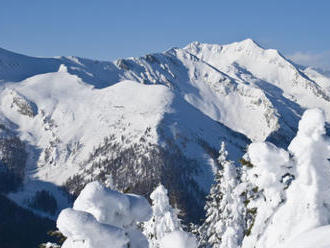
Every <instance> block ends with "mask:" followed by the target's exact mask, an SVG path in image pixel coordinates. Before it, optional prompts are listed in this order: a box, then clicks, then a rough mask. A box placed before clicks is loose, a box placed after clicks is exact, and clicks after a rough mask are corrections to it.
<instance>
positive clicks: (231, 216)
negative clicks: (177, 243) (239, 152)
mask: <svg viewBox="0 0 330 248" xmlns="http://www.w3.org/2000/svg"><path fill="white" fill-rule="evenodd" d="M227 155H228V152H227V151H226V149H225V144H224V142H222V144H221V148H220V151H219V156H218V163H219V164H220V166H221V167H220V168H218V169H217V171H216V173H215V183H214V184H213V185H212V187H211V189H210V193H209V195H208V196H207V201H206V205H205V210H206V220H205V222H204V223H203V225H202V226H201V227H200V229H199V235H200V246H201V247H212V248H237V247H239V245H240V243H241V241H242V239H243V236H244V226H245V224H244V214H243V212H244V204H243V201H242V197H241V195H240V194H239V192H238V191H237V190H236V189H237V185H238V184H239V175H238V174H239V173H238V171H237V168H236V167H235V165H234V163H233V162H232V161H229V160H227Z"/></svg>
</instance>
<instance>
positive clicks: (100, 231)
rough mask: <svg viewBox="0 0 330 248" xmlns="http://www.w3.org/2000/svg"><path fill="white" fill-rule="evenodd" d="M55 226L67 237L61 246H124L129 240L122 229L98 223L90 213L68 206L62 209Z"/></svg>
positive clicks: (65, 247)
mask: <svg viewBox="0 0 330 248" xmlns="http://www.w3.org/2000/svg"><path fill="white" fill-rule="evenodd" d="M57 228H58V229H59V230H60V231H61V233H62V234H63V235H64V236H65V237H67V239H66V241H65V242H64V244H63V245H62V247H63V248H76V247H77V248H78V247H84V248H106V247H109V244H111V245H112V247H114V248H126V247H127V244H128V242H129V239H128V237H127V236H126V233H125V231H124V230H123V229H121V228H117V227H114V226H111V225H106V224H101V223H99V222H98V221H97V220H96V219H95V217H94V216H93V215H92V214H89V213H87V212H83V211H78V210H74V209H70V208H66V209H64V210H62V212H61V213H60V215H59V216H58V219H57Z"/></svg>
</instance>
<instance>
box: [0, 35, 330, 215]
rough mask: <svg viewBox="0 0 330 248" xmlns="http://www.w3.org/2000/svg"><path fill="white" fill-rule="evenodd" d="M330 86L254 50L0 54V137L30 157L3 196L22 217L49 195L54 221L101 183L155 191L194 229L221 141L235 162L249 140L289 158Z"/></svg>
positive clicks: (243, 45)
mask: <svg viewBox="0 0 330 248" xmlns="http://www.w3.org/2000/svg"><path fill="white" fill-rule="evenodd" d="M329 80H330V79H329V78H328V77H327V76H326V75H323V74H322V73H320V72H317V71H315V70H312V69H302V68H300V67H298V66H296V65H294V64H292V63H291V62H290V61H288V60H287V59H285V58H284V57H283V56H282V55H280V54H279V53H278V52H277V51H276V50H271V49H270V50H266V49H263V48H261V47H260V46H258V45H257V44H256V43H255V42H253V41H252V40H249V39H248V40H244V41H242V42H237V43H233V44H229V45H210V44H200V43H197V42H194V43H191V44H189V45H188V46H186V47H185V48H182V49H180V48H173V49H170V50H168V51H165V52H163V53H157V54H149V55H146V56H143V57H140V58H128V59H120V60H117V61H114V62H105V61H96V60H90V59H83V58H79V57H57V58H33V57H28V56H24V55H19V54H15V53H12V52H9V51H6V50H3V49H0V124H1V125H2V126H3V127H5V128H0V129H1V130H0V131H1V133H0V134H1V136H0V137H2V139H3V140H6V142H7V143H8V142H9V141H8V138H5V137H6V135H7V136H8V135H9V133H11V135H12V136H14V137H16V138H17V139H18V140H20V142H22V143H23V144H25V151H26V159H25V157H24V156H23V155H22V157H24V161H25V169H24V173H23V174H24V187H23V189H22V190H21V191H19V192H17V193H11V194H10V197H11V198H12V199H14V200H15V201H16V202H18V203H19V204H21V205H24V206H25V207H29V204H27V202H29V200H30V199H31V198H33V196H34V195H35V193H36V191H38V190H41V189H46V190H48V191H49V192H51V193H52V195H53V196H54V197H55V198H56V200H57V203H58V210H59V209H61V208H63V207H66V206H67V205H68V204H69V203H68V202H67V201H66V198H65V194H63V192H62V190H60V189H59V186H65V189H66V191H68V192H70V193H75V194H77V193H78V192H79V191H80V190H81V189H82V187H83V186H84V185H85V184H86V183H87V182H89V181H93V180H95V179H98V180H101V181H103V182H105V183H106V184H107V185H108V186H112V187H114V188H118V189H120V190H130V191H133V192H136V193H140V194H145V193H150V192H152V190H153V188H154V187H155V185H157V184H158V183H159V182H162V183H163V184H164V185H165V186H166V187H167V188H168V189H169V193H170V197H171V199H172V203H173V202H174V203H176V204H178V205H177V206H178V207H179V208H181V209H182V210H184V212H187V213H188V217H189V216H190V217H191V216H195V218H198V214H200V213H201V209H202V207H203V197H204V195H205V194H206V193H207V192H208V189H209V187H210V185H211V183H212V181H213V171H214V166H216V162H215V158H216V155H217V150H218V147H219V144H220V143H221V141H225V142H226V146H227V149H228V151H229V158H230V159H232V160H235V161H237V160H238V159H239V158H240V157H241V156H242V155H243V153H244V148H245V147H246V145H247V144H248V143H249V142H250V140H253V141H264V140H270V141H272V142H274V143H276V144H277V145H279V146H282V147H286V146H287V145H288V144H289V141H290V140H291V139H292V138H293V137H294V135H295V133H296V130H297V127H298V120H299V118H300V116H301V114H302V113H303V111H304V109H305V108H310V107H320V108H322V109H323V110H324V111H325V112H326V119H327V122H328V123H329V120H330V102H329V94H330V93H329V87H330V86H329V85H330V81H329ZM249 139H250V140H249ZM7 143H6V144H7ZM0 148H1V146H0ZM0 158H2V157H0ZM2 160H3V159H2ZM2 160H1V161H2ZM21 174H22V173H21ZM178 199H179V200H178ZM176 201H178V202H176ZM195 202H197V203H198V204H195ZM191 206H194V207H191Z"/></svg>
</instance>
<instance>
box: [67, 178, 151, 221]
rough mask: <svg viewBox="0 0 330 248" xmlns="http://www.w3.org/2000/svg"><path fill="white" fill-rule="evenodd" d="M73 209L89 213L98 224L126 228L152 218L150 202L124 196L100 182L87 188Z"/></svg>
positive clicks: (141, 198)
mask: <svg viewBox="0 0 330 248" xmlns="http://www.w3.org/2000/svg"><path fill="white" fill-rule="evenodd" d="M73 209H75V210H81V211H85V212H88V213H90V214H92V215H93V216H95V218H96V219H97V221H98V222H100V223H104V224H111V225H114V226H117V227H121V228H126V227H129V226H131V225H133V224H134V223H136V222H137V221H147V220H149V219H150V217H151V212H152V210H151V208H150V205H149V203H148V201H147V200H146V199H145V198H144V197H142V196H138V195H133V194H122V193H120V192H118V191H114V190H111V189H107V188H105V187H104V186H103V185H101V184H100V183H99V182H92V183H89V184H87V185H86V186H85V188H84V190H82V191H81V193H80V194H79V196H78V198H77V199H76V200H75V202H74V204H73Z"/></svg>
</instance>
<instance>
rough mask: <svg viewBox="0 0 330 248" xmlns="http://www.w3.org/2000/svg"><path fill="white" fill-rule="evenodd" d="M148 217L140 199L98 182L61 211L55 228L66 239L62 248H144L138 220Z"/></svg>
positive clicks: (144, 201) (146, 206)
mask: <svg viewBox="0 0 330 248" xmlns="http://www.w3.org/2000/svg"><path fill="white" fill-rule="evenodd" d="M150 216H151V208H150V205H149V203H148V202H147V200H146V199H145V198H143V197H142V196H137V195H132V194H122V193H119V192H117V191H113V190H110V189H107V188H105V187H104V186H102V185H101V184H100V183H98V182H91V183H89V184H87V185H86V186H85V188H84V189H83V190H82V191H81V193H80V195H79V196H78V198H77V199H76V201H75V202H74V206H73V209H71V208H67V209H64V210H62V211H61V213H60V215H59V217H58V219H57V228H58V229H59V230H60V232H61V233H62V234H63V235H64V236H66V237H67V240H66V241H65V243H64V244H63V246H62V247H65V248H76V247H84V248H102V247H109V244H111V247H113V248H127V247H128V245H129V247H132V248H146V247H148V241H147V240H146V238H145V237H144V236H143V234H142V233H141V232H140V231H139V230H138V229H137V226H136V225H137V221H147V220H148V219H149V218H150Z"/></svg>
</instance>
